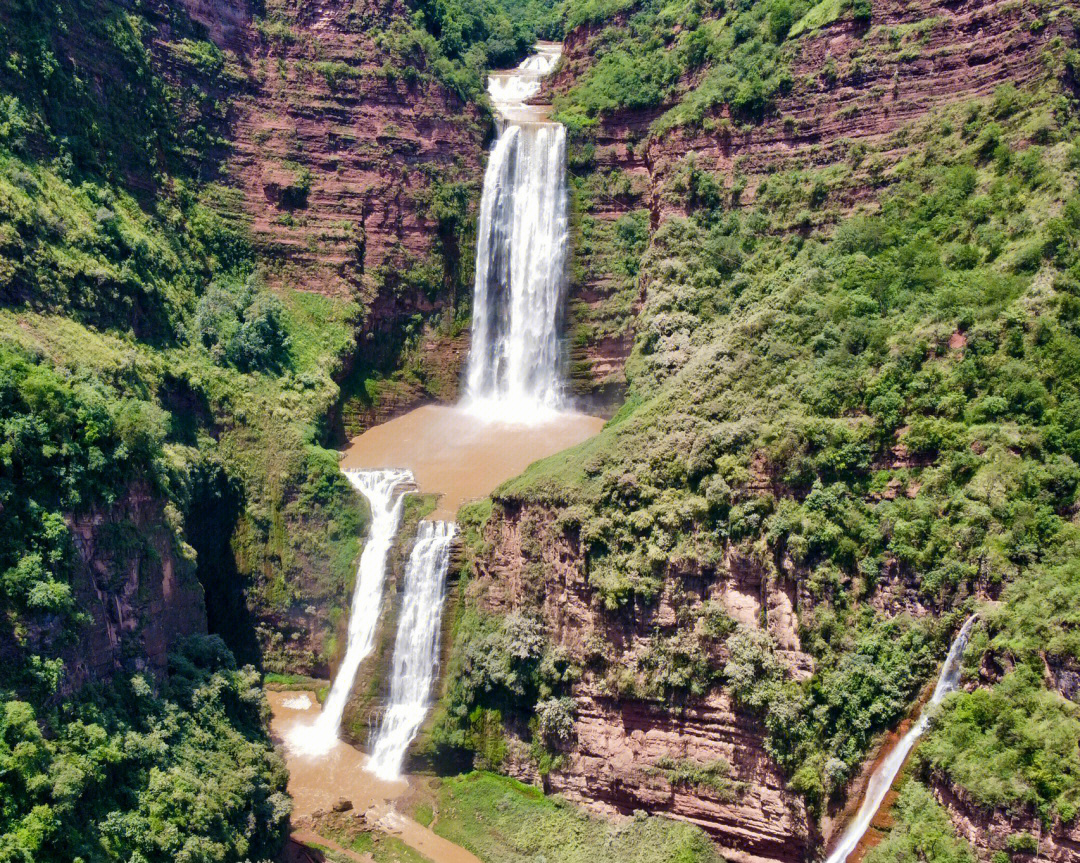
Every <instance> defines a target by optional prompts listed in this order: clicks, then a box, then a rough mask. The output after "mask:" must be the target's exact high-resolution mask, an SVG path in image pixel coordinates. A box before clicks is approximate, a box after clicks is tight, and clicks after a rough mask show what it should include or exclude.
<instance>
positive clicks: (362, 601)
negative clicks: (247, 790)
mask: <svg viewBox="0 0 1080 863" xmlns="http://www.w3.org/2000/svg"><path fill="white" fill-rule="evenodd" d="M345 475H346V476H347V477H348V479H349V482H351V483H352V484H353V486H355V487H356V489H357V490H358V491H360V492H361V493H362V494H363V495H364V497H366V498H367V500H368V503H369V504H370V505H371V529H370V531H369V533H368V540H367V543H366V544H365V545H364V551H363V553H362V554H361V555H360V566H359V567H358V569H357V571H356V586H355V587H354V588H353V596H352V609H351V611H350V613H349V631H348V636H347V641H346V646H345V658H344V659H342V661H341V666H340V667H339V668H338V671H337V676H335V677H334V683H333V685H332V686H331V687H330V694H329V696H328V697H327V699H326V703H325V704H324V705H323V709H322V713H321V714H319V717H318V718H317V719H316V720H315V722H314V723H312V724H310V725H298V726H296V727H295V728H293V729H292V731H291V733H290V734H289V737H288V740H287V741H286V742H287V743H288V745H289V747H290V748H291V749H292V750H293V751H295V752H299V753H302V754H305V755H325V754H326V753H328V752H329V751H330V750H331V749H333V747H334V745H335V744H336V743H337V739H338V728H340V726H341V716H342V714H343V713H344V712H345V703H346V702H347V701H348V700H349V692H350V690H351V689H352V685H353V681H354V680H355V679H356V672H357V670H358V669H359V668H360V663H361V662H363V661H364V659H365V657H367V655H368V654H369V653H371V651H372V649H373V648H374V646H375V630H376V628H377V627H378V623H379V610H380V609H381V608H382V595H383V584H384V583H385V581H386V558H387V555H388V554H389V553H390V546H391V545H393V542H394V536H395V534H397V530H398V525H399V524H400V523H401V507H402V500H403V492H404V491H405V490H406V489H407V487H409V486H411V485H412V482H413V478H412V474H411V473H409V472H408V471H407V470H365V471H347V472H346V474H345Z"/></svg>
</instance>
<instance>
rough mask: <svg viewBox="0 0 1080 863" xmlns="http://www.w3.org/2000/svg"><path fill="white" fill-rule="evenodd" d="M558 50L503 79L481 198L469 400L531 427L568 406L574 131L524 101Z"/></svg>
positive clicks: (497, 85) (498, 78)
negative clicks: (563, 352)
mask: <svg viewBox="0 0 1080 863" xmlns="http://www.w3.org/2000/svg"><path fill="white" fill-rule="evenodd" d="M557 59H558V53H554V54H551V53H548V54H538V55H535V56H534V57H532V58H529V59H528V60H526V61H524V63H522V65H521V66H520V67H519V68H518V69H516V70H514V71H513V72H507V73H499V74H498V75H493V76H492V78H491V80H490V81H489V91H490V92H491V94H492V98H493V101H494V102H495V107H496V110H497V111H498V112H499V115H500V122H499V126H500V133H499V136H498V139H497V140H496V142H495V145H494V147H493V148H492V151H491V154H490V157H489V160H488V166H487V170H486V172H485V174H484V189H483V195H482V197H481V201H480V218H479V222H478V227H477V242H476V282H475V286H474V291H473V323H472V347H471V350H470V352H469V365H468V372H467V376H466V385H465V401H466V404H471V405H474V406H479V407H480V409H481V412H483V413H485V414H486V415H490V416H491V417H492V418H494V419H512V420H516V421H524V422H528V421H530V420H533V419H535V418H536V415H537V409H541V410H543V409H547V410H551V409H555V408H557V407H559V405H560V404H561V402H562V386H561V381H560V375H559V353H560V350H559V330H560V323H561V313H562V305H563V293H564V289H565V285H566V273H565V270H566V245H567V192H566V130H565V129H564V128H563V127H562V125H560V124H559V123H550V122H545V121H543V120H539V119H534V117H533V114H531V113H530V106H526V105H524V104H523V103H524V100H525V99H526V98H529V97H530V96H531V95H533V94H535V92H536V91H537V89H539V79H540V77H541V76H542V75H543V74H546V73H547V72H549V71H550V70H551V68H552V67H553V66H554V63H555V61H556V60H557Z"/></svg>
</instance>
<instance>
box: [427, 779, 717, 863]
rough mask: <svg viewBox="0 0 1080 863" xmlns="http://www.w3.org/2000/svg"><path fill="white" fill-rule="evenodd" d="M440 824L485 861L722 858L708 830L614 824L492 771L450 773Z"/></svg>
mask: <svg viewBox="0 0 1080 863" xmlns="http://www.w3.org/2000/svg"><path fill="white" fill-rule="evenodd" d="M436 794H437V798H438V806H439V821H438V823H437V824H436V826H435V832H436V833H438V834H439V835H440V836H444V837H445V838H447V839H449V840H450V841H452V842H456V843H457V844H459V845H461V846H462V847H464V848H467V849H468V850H470V851H472V852H473V853H474V854H476V855H477V856H478V857H479V858H480V859H481V860H483V861H484V863H534V861H536V860H537V859H538V858H539V857H541V856H543V857H544V858H546V859H548V860H558V861H559V863H660V861H665V863H667V861H680V863H719V861H720V857H719V855H717V853H716V851H715V850H714V848H713V845H712V842H711V841H710V840H709V839H708V837H707V836H706V835H705V833H704V832H702V831H701V830H699V829H698V828H696V827H692V826H690V825H688V824H684V823H681V822H676V821H669V820H667V819H664V818H655V817H652V818H650V817H646V816H644V815H642V816H638V817H635V818H634V819H633V820H632V821H630V822H628V823H626V824H620V825H617V824H613V823H611V822H607V821H603V820H601V819H598V818H594V817H590V816H589V815H587V814H585V812H584V811H582V810H581V809H579V808H578V807H576V806H574V805H573V804H571V803H568V802H567V801H565V800H563V799H561V798H558V797H545V796H544V794H543V793H542V792H541V791H540V790H539V789H537V788H534V787H532V786H530V785H523V784H522V783H520V782H517V781H516V780H513V779H509V778H507V777H503V776H497V775H494V774H491V773H470V774H467V775H464V776H458V777H453V778H450V779H445V780H443V782H442V784H441V785H440V787H439V789H438V791H437V792H436Z"/></svg>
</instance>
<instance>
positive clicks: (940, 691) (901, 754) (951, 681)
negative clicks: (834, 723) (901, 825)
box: [825, 616, 975, 863]
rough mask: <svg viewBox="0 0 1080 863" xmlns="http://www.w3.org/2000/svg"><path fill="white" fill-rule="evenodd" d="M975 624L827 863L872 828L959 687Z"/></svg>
mask: <svg viewBox="0 0 1080 863" xmlns="http://www.w3.org/2000/svg"><path fill="white" fill-rule="evenodd" d="M974 623H975V617H974V616H972V617H969V618H968V619H967V620H966V621H964V625H963V626H962V627H960V632H959V633H958V634H957V636H956V638H955V639H953V643H952V645H950V647H949V653H948V655H947V656H946V657H945V664H944V665H942V667H941V676H940V677H938V682H937V685H936V686H935V687H934V694H933V695H932V696H931V697H930V701H929V702H927V704H926V706H925V707H924V708H923V709H922V712H921V713H920V714H919V718H918V720H917V721H916V722H915V724H914V725H913V726H912V727H911V728H910V729H909V730H908V733H907V734H905V735H904V736H903V737H902V738H901V739H900V742H899V743H897V744H896V748H895V749H893V751H892V752H890V753H889V755H888V756H887V757H886V758H885V760H884V761H882V762H881V764H879V765H878V767H877V769H876V770H875V771H874V773H873V775H872V776H871V777H870V781H869V782H868V783H867V785H866V793H865V794H864V795H863V802H862V805H861V806H860V807H859V811H858V812H857V813H855V818H854V819H852V822H851V823H850V824H849V825H848V827H847V829H846V830H845V831H844V834H843V835H842V836H841V837H840V842H839V843H838V844H837V846H836V848H834V849H833V852H832V854H830V855H829V858H828V859H827V860H826V861H825V863H844V861H845V860H847V858H848V855H849V854H851V852H852V851H854V850H855V848H856V847H857V846H858V844H859V842H860V841H861V840H862V838H863V835H864V834H865V833H866V831H867V830H868V829H869V827H870V822H871V821H873V820H874V816H875V815H876V814H877V811H878V809H880V808H881V803H882V801H883V800H884V799H885V795H886V794H888V793H889V788H891V787H892V784H893V780H894V779H896V774H897V773H899V772H900V768H901V767H903V766H904V761H905V760H906V759H907V757H908V753H909V752H911V750H912V748H913V747H914V746H915V742H916V741H917V740H918V739H919V738H920V737H922V735H923V732H925V731H926V729H927V726H928V725H929V724H930V714H931V713H932V712H933V708H934V707H936V706H937V705H939V704H940V703H941V701H942V699H944V698H945V696H946V695H948V694H949V693H950V692H952V691H953V690H954V689H956V686H957V684H958V683H959V682H960V657H961V655H962V654H963V653H964V648H965V647H967V642H968V636H969V635H970V634H971V627H972V624H974Z"/></svg>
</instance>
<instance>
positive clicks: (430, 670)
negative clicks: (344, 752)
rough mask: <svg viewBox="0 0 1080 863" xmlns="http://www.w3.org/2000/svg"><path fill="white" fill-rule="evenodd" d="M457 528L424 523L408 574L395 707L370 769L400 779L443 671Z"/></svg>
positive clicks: (378, 737)
mask: <svg viewBox="0 0 1080 863" xmlns="http://www.w3.org/2000/svg"><path fill="white" fill-rule="evenodd" d="M454 532H455V525H454V523H453V522H448V521H434V522H432V521H422V522H420V528H419V532H418V533H417V537H416V544H415V545H414V546H413V550H412V554H411V555H410V556H409V564H408V567H407V568H406V570H405V591H404V598H403V600H402V604H401V614H400V616H399V618H398V630H397V639H396V641H395V642H394V665H393V676H392V677H391V679H390V703H389V705H388V707H387V710H386V714H385V715H384V716H383V719H382V722H381V724H380V725H379V729H378V732H377V733H376V735H375V742H374V745H373V747H372V753H371V760H370V761H369V762H368V764H367V769H368V770H371V771H372V772H373V773H375V775H376V776H378V777H379V778H380V779H390V780H392V779H397V778H398V777H399V776H400V775H401V764H402V762H403V761H404V760H405V752H406V750H407V749H408V748H409V744H410V743H411V742H412V740H413V738H414V737H415V736H416V733H417V731H419V730H420V726H421V725H422V724H423V722H424V716H426V715H427V711H428V707H429V706H430V702H431V687H432V684H433V683H434V682H435V675H436V673H437V671H438V668H439V632H440V629H441V622H442V607H443V600H444V598H445V596H446V571H447V568H448V567H449V563H450V546H451V544H452V543H453V539H454Z"/></svg>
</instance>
